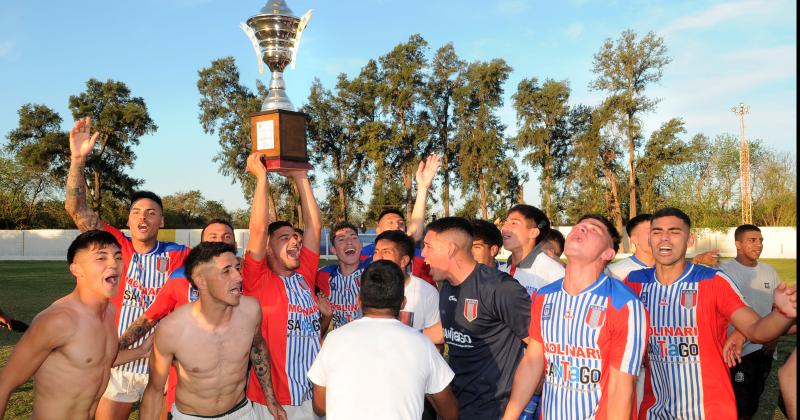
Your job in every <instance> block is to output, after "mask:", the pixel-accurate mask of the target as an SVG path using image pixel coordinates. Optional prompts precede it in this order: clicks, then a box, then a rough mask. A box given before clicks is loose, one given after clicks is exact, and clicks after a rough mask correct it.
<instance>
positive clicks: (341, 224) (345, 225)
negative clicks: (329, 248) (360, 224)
mask: <svg viewBox="0 0 800 420" xmlns="http://www.w3.org/2000/svg"><path fill="white" fill-rule="evenodd" d="M342 229H350V230H352V231H353V232H355V233H356V235H358V228H357V227H355V225H353V224H352V223H350V222H338V223H336V224H335V225H333V227H332V228H331V231H330V233H329V234H328V237H329V238H330V240H331V244H333V238H335V237H336V232H338V231H340V230H342Z"/></svg>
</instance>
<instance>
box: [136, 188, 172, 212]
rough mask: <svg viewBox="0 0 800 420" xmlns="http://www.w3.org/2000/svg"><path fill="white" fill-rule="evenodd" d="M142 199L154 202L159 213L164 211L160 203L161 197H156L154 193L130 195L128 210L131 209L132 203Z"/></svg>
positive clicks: (146, 192)
mask: <svg viewBox="0 0 800 420" xmlns="http://www.w3.org/2000/svg"><path fill="white" fill-rule="evenodd" d="M143 198H147V199H150V200H153V201H155V203H156V204H158V208H160V209H161V211H164V205H163V204H162V203H161V197H159V196H158V195H156V193H154V192H152V191H134V192H133V194H131V200H130V206H129V208H132V207H133V205H134V203H136V202H137V201H139V200H141V199H143Z"/></svg>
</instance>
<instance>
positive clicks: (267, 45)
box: [239, 0, 311, 111]
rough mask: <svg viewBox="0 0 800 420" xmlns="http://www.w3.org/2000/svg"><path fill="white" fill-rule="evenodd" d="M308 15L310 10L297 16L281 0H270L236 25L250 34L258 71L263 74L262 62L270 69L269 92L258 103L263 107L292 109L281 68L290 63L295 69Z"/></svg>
mask: <svg viewBox="0 0 800 420" xmlns="http://www.w3.org/2000/svg"><path fill="white" fill-rule="evenodd" d="M309 19H311V10H309V11H307V12H306V13H305V14H304V15H303V17H301V18H298V17H297V16H296V15H295V14H294V12H292V9H290V8H289V6H287V5H286V2H285V1H284V0H269V1H268V2H267V4H266V5H265V6H264V7H263V8H262V9H261V10H260V11H259V12H258V14H257V15H254V16H252V17H250V19H247V23H246V24H245V23H241V24H240V25H239V26H240V27H241V28H242V30H243V31H244V32H245V34H247V37H248V38H250V41H251V42H252V43H253V48H254V49H255V52H256V56H257V57H258V71H259V74H264V64H266V65H267V67H269V69H270V71H271V72H272V79H271V80H270V82H269V94H268V95H267V99H266V100H265V101H264V103H263V104H262V106H261V110H262V111H269V110H275V109H281V110H286V111H294V110H295V108H294V105H292V101H291V100H289V97H288V96H286V84H285V83H284V82H283V70H284V69H286V66H287V65H289V64H291V65H292V69H294V62H295V58H296V57H297V48H298V47H299V46H300V36H301V35H302V34H303V29H305V27H306V25H307V24H308V20H309Z"/></svg>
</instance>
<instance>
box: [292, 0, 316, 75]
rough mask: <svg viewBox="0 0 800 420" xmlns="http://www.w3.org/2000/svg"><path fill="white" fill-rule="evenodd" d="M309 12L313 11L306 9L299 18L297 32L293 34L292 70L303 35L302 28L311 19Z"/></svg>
mask: <svg viewBox="0 0 800 420" xmlns="http://www.w3.org/2000/svg"><path fill="white" fill-rule="evenodd" d="M311 12H313V10H312V9H308V11H307V12H306V14H304V15H303V17H301V18H300V23H299V24H297V34H296V35H295V36H294V45H293V46H292V64H291V66H292V70H294V63H295V62H296V61H297V49H298V48H300V36H302V35H303V29H305V28H306V25H308V21H309V20H311Z"/></svg>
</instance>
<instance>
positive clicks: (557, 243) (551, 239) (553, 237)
mask: <svg viewBox="0 0 800 420" xmlns="http://www.w3.org/2000/svg"><path fill="white" fill-rule="evenodd" d="M565 241H566V240H565V239H564V234H563V233H561V232H559V231H558V229H552V228H551V229H550V230H548V231H547V233H546V234H544V235H543V236H542V252H544V253H545V254H547V256H548V257H550V258H552V259H554V260H556V261H558V262H559V263H561V265H565V264H564V263H563V262H562V261H561V255H562V254H563V253H564V242H565Z"/></svg>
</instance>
